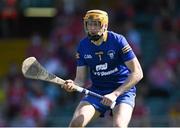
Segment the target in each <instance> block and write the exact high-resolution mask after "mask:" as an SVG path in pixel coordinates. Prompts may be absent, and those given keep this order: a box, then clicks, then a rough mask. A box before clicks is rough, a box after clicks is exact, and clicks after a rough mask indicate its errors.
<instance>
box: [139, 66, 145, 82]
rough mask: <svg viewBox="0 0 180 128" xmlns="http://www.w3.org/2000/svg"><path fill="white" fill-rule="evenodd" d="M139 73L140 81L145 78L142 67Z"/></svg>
mask: <svg viewBox="0 0 180 128" xmlns="http://www.w3.org/2000/svg"><path fill="white" fill-rule="evenodd" d="M138 74H139V75H138V81H140V80H141V79H143V77H144V75H143V71H142V69H141V70H140V71H139V73H138Z"/></svg>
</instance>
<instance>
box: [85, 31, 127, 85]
mask: <svg viewBox="0 0 180 128" xmlns="http://www.w3.org/2000/svg"><path fill="white" fill-rule="evenodd" d="M84 46H85V47H84V50H83V55H82V57H83V58H84V60H85V62H86V64H87V66H88V67H89V68H90V74H91V79H92V82H93V84H94V85H96V86H104V87H107V86H111V87H113V86H114V87H116V86H117V85H118V86H119V85H120V84H121V83H123V82H124V80H125V79H126V78H127V75H128V73H129V71H128V70H127V67H126V66H125V64H124V62H123V61H122V59H121V56H120V46H119V44H118V43H117V40H115V39H113V38H112V37H111V35H110V34H108V38H107V41H106V42H103V43H102V44H101V45H99V46H97V45H95V44H93V43H92V42H90V41H87V42H85V45H84Z"/></svg>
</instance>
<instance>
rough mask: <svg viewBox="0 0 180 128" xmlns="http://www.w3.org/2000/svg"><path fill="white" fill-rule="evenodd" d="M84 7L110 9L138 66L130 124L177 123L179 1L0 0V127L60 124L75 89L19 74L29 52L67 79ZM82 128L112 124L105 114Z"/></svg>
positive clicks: (73, 103) (114, 24)
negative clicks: (141, 73)
mask: <svg viewBox="0 0 180 128" xmlns="http://www.w3.org/2000/svg"><path fill="white" fill-rule="evenodd" d="M90 9H102V10H105V11H107V12H108V13H109V19H110V21H109V30H113V31H116V32H118V33H121V34H123V35H125V36H126V38H127V40H128V41H129V43H130V45H131V46H132V48H133V49H134V51H135V53H136V54H137V56H138V58H139V60H140V63H141V65H142V67H143V70H144V79H143V80H142V81H141V82H140V83H139V84H138V85H137V88H138V91H137V99H136V107H135V110H134V113H133V116H132V120H131V123H130V126H136V127H139V126H144V127H145V126H149V127H151V126H164V127H166V126H180V91H179V90H180V1H179V0H146V1H145V0H114V1H104V0H1V1H0V59H1V60H0V126H67V124H68V122H69V121H70V119H71V117H72V114H73V111H74V109H75V107H76V105H77V104H78V102H79V100H80V98H81V96H82V95H79V94H77V93H71V94H70V93H67V92H65V91H64V90H62V89H60V88H59V87H57V86H55V85H53V86H52V84H50V83H47V82H42V81H33V80H27V79H25V78H24V77H23V76H22V74H21V63H22V61H23V60H24V59H25V58H26V57H28V56H35V57H36V58H37V59H38V60H39V61H40V63H41V64H42V65H43V66H45V67H46V68H47V69H48V71H50V72H52V73H55V74H57V75H58V76H60V77H62V78H64V79H73V78H74V75H75V67H76V63H75V57H74V54H75V49H76V45H77V43H78V42H79V40H80V39H81V38H82V37H83V36H84V31H83V20H82V17H83V16H84V14H85V12H86V11H87V10H90ZM89 83H90V81H87V84H86V86H89ZM89 126H111V119H110V117H108V116H107V117H106V118H105V119H98V120H96V121H93V122H92V123H91V124H89Z"/></svg>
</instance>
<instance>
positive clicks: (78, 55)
mask: <svg viewBox="0 0 180 128" xmlns="http://www.w3.org/2000/svg"><path fill="white" fill-rule="evenodd" d="M76 62H77V66H84V65H87V63H86V61H85V59H84V55H83V50H82V47H81V45H79V46H78V48H77V52H76Z"/></svg>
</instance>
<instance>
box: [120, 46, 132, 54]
mask: <svg viewBox="0 0 180 128" xmlns="http://www.w3.org/2000/svg"><path fill="white" fill-rule="evenodd" d="M130 50H132V48H131V47H130V46H129V45H126V46H124V47H123V48H122V52H123V53H127V52H129V51H130Z"/></svg>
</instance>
